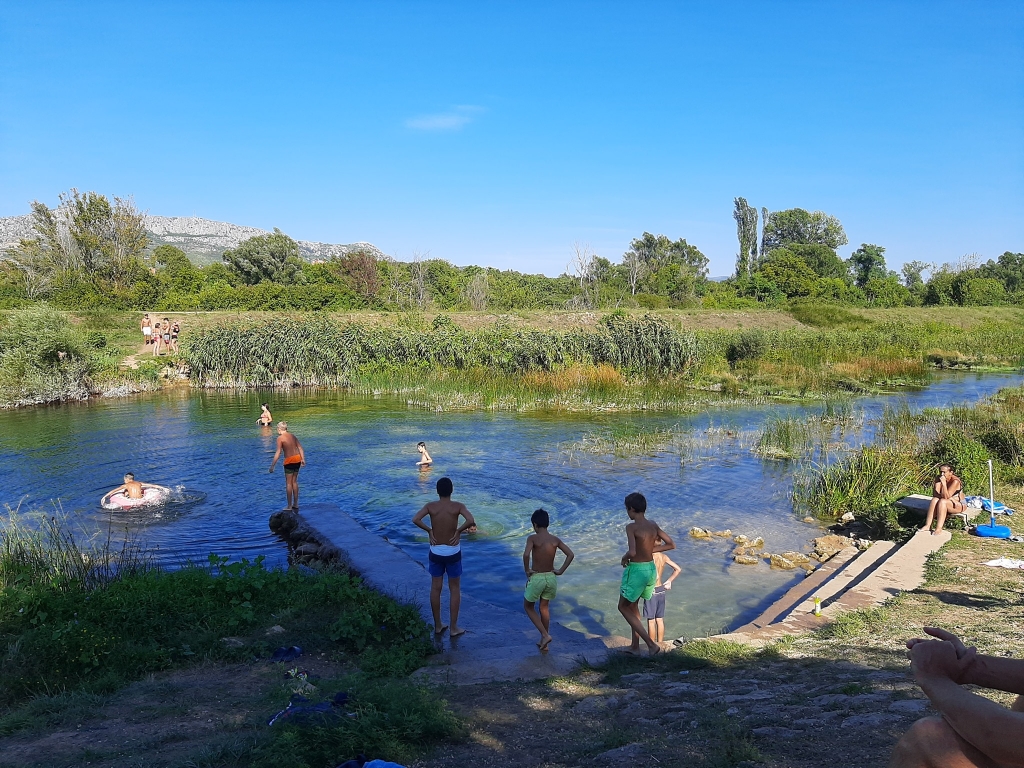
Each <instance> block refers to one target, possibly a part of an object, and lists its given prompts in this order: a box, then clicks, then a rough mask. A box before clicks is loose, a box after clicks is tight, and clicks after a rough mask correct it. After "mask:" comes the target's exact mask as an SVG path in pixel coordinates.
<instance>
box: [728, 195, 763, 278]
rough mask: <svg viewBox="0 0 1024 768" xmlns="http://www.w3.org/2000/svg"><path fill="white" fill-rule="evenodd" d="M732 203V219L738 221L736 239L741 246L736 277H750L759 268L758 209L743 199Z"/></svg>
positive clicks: (737, 257)
mask: <svg viewBox="0 0 1024 768" xmlns="http://www.w3.org/2000/svg"><path fill="white" fill-rule="evenodd" d="M732 202H733V206H734V208H733V212H732V217H733V218H734V219H735V220H736V238H737V240H739V246H740V250H739V253H738V254H737V255H736V276H737V277H741V276H743V275H747V276H749V275H750V274H751V273H752V272H753V271H754V270H755V269H756V268H757V259H758V248H757V208H753V207H751V206H750V204H749V203H747V201H746V199H744V198H742V197H737V198H735V199H734V200H733V201H732Z"/></svg>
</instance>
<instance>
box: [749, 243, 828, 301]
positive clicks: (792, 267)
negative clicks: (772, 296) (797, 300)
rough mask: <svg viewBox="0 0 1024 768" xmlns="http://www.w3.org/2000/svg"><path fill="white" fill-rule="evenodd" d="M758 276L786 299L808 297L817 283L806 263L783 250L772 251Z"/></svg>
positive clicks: (812, 271)
mask: <svg viewBox="0 0 1024 768" xmlns="http://www.w3.org/2000/svg"><path fill="white" fill-rule="evenodd" d="M758 274H759V275H761V277H763V278H764V279H765V280H768V281H770V282H772V283H774V284H775V285H777V286H778V287H779V289H780V290H781V291H782V292H783V293H784V294H786V297H787V298H794V297H797V296H810V295H811V293H813V292H814V288H815V285H816V284H817V282H818V276H817V275H816V274H815V272H814V270H813V269H811V268H810V267H809V266H808V265H807V262H806V261H804V260H803V259H801V258H800V257H799V256H797V255H796V254H793V253H790V252H789V251H788V250H786V249H785V248H782V249H779V250H777V251H774V252H773V253H772V254H771V256H769V257H768V261H766V262H765V263H764V266H762V267H761V269H760V270H758Z"/></svg>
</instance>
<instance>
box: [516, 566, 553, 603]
mask: <svg viewBox="0 0 1024 768" xmlns="http://www.w3.org/2000/svg"><path fill="white" fill-rule="evenodd" d="M557 591H558V577H557V576H555V574H553V573H550V572H549V573H535V574H533V576H531V577H530V580H529V581H527V582H526V592H524V593H523V599H524V600H526V602H528V603H536V602H537V601H538V600H551V599H552V598H554V596H555V593H556V592H557Z"/></svg>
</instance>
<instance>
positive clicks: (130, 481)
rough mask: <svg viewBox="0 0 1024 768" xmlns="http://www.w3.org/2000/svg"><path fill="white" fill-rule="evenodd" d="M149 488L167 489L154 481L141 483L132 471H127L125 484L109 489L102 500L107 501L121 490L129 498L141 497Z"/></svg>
mask: <svg viewBox="0 0 1024 768" xmlns="http://www.w3.org/2000/svg"><path fill="white" fill-rule="evenodd" d="M147 488H156V489H158V490H161V491H166V490H167V489H166V488H164V487H163V486H162V485H155V484H154V483H140V482H139V481H138V480H136V479H135V475H134V474H132V473H131V472H127V473H125V476H124V484H123V485H119V486H117V488H115V489H114V490H112V491H108V492H107V493H106V494H104V496H103V499H102V501H106V500H107V499H109V498H110V497H111V496H113V495H114V494H115V493H121V492H124V495H125V496H127V497H128V498H129V499H141V498H143V497H144V496H145V493H146V489H147Z"/></svg>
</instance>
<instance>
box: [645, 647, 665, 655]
mask: <svg viewBox="0 0 1024 768" xmlns="http://www.w3.org/2000/svg"><path fill="white" fill-rule="evenodd" d="M661 652H662V648H661V646H660V645H648V646H647V655H648V656H657V655H658V654H659V653H661Z"/></svg>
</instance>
